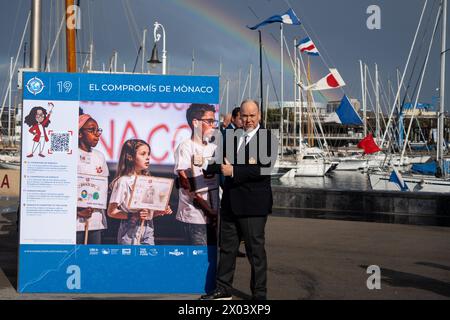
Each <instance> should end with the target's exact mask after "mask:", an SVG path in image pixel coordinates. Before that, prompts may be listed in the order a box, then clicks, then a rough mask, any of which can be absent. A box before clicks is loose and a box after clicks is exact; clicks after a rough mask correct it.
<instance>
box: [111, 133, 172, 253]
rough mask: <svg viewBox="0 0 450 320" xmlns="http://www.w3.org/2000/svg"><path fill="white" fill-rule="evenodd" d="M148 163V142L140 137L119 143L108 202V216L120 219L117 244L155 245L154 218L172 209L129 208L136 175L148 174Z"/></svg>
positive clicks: (170, 211)
mask: <svg viewBox="0 0 450 320" xmlns="http://www.w3.org/2000/svg"><path fill="white" fill-rule="evenodd" d="M149 166H150V146H149V144H148V143H147V142H145V141H143V140H139V139H130V140H127V141H126V142H125V143H124V145H123V146H122V150H121V152H120V158H119V164H118V167H117V173H116V177H115V179H114V180H113V182H112V183H111V186H112V193H111V198H110V201H109V206H108V216H110V217H111V218H114V219H120V220H121V222H120V227H119V232H118V235H117V242H118V244H122V245H131V244H133V245H139V244H146V245H154V244H155V238H154V226H153V218H154V217H157V216H162V215H166V214H171V213H172V210H171V209H170V207H169V206H167V209H166V210H165V211H151V210H148V209H137V210H133V209H130V200H131V197H132V193H133V188H134V183H135V180H136V177H137V176H141V175H142V176H150V172H149V171H148V169H149Z"/></svg>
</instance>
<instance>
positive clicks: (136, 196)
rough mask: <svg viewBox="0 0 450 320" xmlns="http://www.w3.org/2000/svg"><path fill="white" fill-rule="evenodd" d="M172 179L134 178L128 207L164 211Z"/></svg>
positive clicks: (167, 202) (170, 190)
mask: <svg viewBox="0 0 450 320" xmlns="http://www.w3.org/2000/svg"><path fill="white" fill-rule="evenodd" d="M172 187H173V179H168V178H159V177H152V176H136V179H135V181H134V184H133V191H132V194H131V198H130V202H129V204H128V207H129V208H130V209H149V210H157V211H164V210H165V209H166V207H167V205H168V204H169V199H170V194H171V193H172Z"/></svg>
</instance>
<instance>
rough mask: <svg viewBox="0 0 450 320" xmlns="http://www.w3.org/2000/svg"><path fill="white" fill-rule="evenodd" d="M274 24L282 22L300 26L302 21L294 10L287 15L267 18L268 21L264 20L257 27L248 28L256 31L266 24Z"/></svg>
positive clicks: (287, 12) (290, 10)
mask: <svg viewBox="0 0 450 320" xmlns="http://www.w3.org/2000/svg"><path fill="white" fill-rule="evenodd" d="M274 22H280V23H284V24H295V25H300V24H301V23H300V20H299V19H298V18H297V16H296V15H295V12H294V10H292V9H289V10H288V11H286V13H285V14H283V15H274V16H271V17H270V18H267V19H266V20H264V21H263V22H261V23H258V24H257V25H256V26H253V27H249V26H247V28H249V29H251V30H256V29H258V28H259V27H262V26H265V25H266V24H269V23H274Z"/></svg>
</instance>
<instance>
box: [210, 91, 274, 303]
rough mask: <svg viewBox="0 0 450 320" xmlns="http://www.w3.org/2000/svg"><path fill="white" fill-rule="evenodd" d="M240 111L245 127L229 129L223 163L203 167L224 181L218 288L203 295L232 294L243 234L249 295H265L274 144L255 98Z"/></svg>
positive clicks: (217, 297)
mask: <svg viewBox="0 0 450 320" xmlns="http://www.w3.org/2000/svg"><path fill="white" fill-rule="evenodd" d="M240 112H241V119H242V121H243V126H244V127H243V129H244V130H236V131H234V132H233V131H232V130H227V136H226V138H225V142H224V148H223V150H224V153H223V155H224V157H223V160H224V163H223V164H218V163H214V164H209V165H208V166H207V168H206V170H205V171H206V173H213V172H215V173H222V174H223V175H224V176H225V181H224V186H223V195H222V201H221V211H220V214H221V217H220V256H219V264H218V269H217V276H216V282H217V288H216V290H215V291H213V292H211V293H208V294H206V295H203V296H202V297H201V299H202V300H230V299H231V298H232V296H231V293H230V292H231V288H232V283H233V277H234V271H235V265H236V255H237V253H238V249H239V243H240V239H241V238H242V240H244V243H245V249H246V252H247V257H248V260H249V262H250V265H251V283H250V288H251V291H252V299H255V300H264V299H266V298H267V285H266V283H267V258H266V251H265V225H266V222H267V215H268V214H270V213H271V212H272V203H273V201H272V189H271V186H270V171H271V168H272V166H273V164H274V163H275V160H276V156H277V147H278V145H277V140H276V139H274V137H272V135H270V132H269V131H268V130H265V129H263V128H261V126H260V124H259V122H260V120H261V114H260V111H259V107H258V104H257V102H255V101H253V100H245V101H244V102H243V103H242V104H241V110H240ZM216 152H217V150H216ZM220 158H221V157H219V159H220ZM228 160H230V161H228Z"/></svg>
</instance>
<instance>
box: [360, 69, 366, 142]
mask: <svg viewBox="0 0 450 320" xmlns="http://www.w3.org/2000/svg"><path fill="white" fill-rule="evenodd" d="M359 69H360V71H361V103H362V111H363V119H364V121H363V125H364V137H365V136H367V124H366V116H365V113H366V93H365V87H364V70H363V63H362V61H361V60H359Z"/></svg>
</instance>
